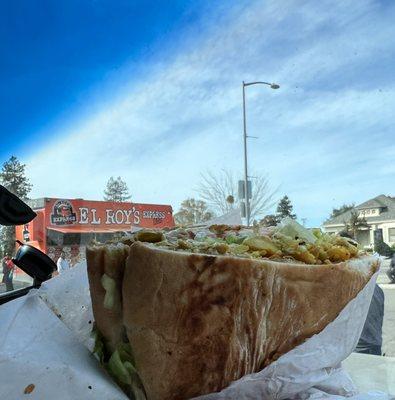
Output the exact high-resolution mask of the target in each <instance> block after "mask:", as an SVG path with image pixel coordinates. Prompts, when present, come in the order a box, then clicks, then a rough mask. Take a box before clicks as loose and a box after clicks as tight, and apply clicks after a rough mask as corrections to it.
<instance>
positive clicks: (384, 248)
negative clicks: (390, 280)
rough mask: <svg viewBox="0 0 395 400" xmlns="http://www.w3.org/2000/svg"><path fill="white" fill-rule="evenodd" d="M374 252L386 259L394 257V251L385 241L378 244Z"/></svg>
mask: <svg viewBox="0 0 395 400" xmlns="http://www.w3.org/2000/svg"><path fill="white" fill-rule="evenodd" d="M374 251H377V253H379V254H380V255H381V256H385V257H392V254H393V253H394V250H393V249H391V247H390V246H388V244H387V243H384V242H383V241H380V242H377V243H376V244H375V245H374Z"/></svg>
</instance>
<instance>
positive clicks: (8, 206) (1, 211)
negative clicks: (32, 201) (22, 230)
mask: <svg viewBox="0 0 395 400" xmlns="http://www.w3.org/2000/svg"><path fill="white" fill-rule="evenodd" d="M36 216H37V214H36V213H35V212H34V211H33V210H32V209H31V208H30V207H29V206H28V205H27V204H25V203H24V202H23V201H22V200H21V199H20V198H19V197H17V196H15V195H14V194H13V193H11V192H10V191H9V190H8V189H6V188H5V187H4V186H2V185H0V225H4V226H14V225H24V224H27V223H28V222H30V221H31V220H33V219H34V218H35V217H36Z"/></svg>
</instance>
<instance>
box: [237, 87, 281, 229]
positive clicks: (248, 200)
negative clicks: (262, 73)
mask: <svg viewBox="0 0 395 400" xmlns="http://www.w3.org/2000/svg"><path fill="white" fill-rule="evenodd" d="M251 85H268V86H270V88H271V89H278V88H279V87H280V86H279V85H277V84H276V83H269V82H261V81H257V82H248V83H246V82H244V81H243V83H242V86H243V127H244V132H243V142H244V198H245V209H246V222H247V226H250V199H249V197H248V162H247V138H248V136H247V121H246V96H245V88H246V86H251Z"/></svg>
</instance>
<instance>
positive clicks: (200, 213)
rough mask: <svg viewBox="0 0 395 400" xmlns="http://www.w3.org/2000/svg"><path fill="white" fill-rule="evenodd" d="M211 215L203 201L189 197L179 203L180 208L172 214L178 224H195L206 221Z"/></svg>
mask: <svg viewBox="0 0 395 400" xmlns="http://www.w3.org/2000/svg"><path fill="white" fill-rule="evenodd" d="M213 216H214V214H213V213H212V212H211V211H209V210H208V206H207V204H206V203H205V202H204V201H202V200H195V199H193V198H190V199H186V200H184V201H183V202H182V203H181V208H180V210H179V211H178V212H177V213H176V214H174V219H175V221H176V223H177V224H179V225H195V224H199V223H202V222H205V221H208V220H210V219H211V218H212V217H213Z"/></svg>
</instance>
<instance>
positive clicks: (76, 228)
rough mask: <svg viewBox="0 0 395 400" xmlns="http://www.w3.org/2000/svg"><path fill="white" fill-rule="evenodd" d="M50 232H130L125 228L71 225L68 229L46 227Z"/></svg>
mask: <svg viewBox="0 0 395 400" xmlns="http://www.w3.org/2000/svg"><path fill="white" fill-rule="evenodd" d="M47 229H49V230H50V231H56V232H61V233H115V232H130V231H131V228H130V229H125V228H118V229H117V228H103V227H97V228H94V227H92V226H75V225H71V226H69V227H48V228H47Z"/></svg>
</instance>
